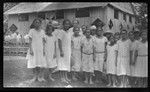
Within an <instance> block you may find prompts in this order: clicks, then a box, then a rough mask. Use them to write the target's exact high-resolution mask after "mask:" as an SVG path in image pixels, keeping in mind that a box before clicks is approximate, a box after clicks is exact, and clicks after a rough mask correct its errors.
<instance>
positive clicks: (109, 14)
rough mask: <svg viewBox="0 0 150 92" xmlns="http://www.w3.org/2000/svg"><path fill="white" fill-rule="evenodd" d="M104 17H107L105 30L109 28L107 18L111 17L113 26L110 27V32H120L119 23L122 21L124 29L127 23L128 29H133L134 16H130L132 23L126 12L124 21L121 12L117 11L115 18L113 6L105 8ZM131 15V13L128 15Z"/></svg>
mask: <svg viewBox="0 0 150 92" xmlns="http://www.w3.org/2000/svg"><path fill="white" fill-rule="evenodd" d="M106 15H107V16H106V17H107V18H106V19H107V26H106V27H107V28H106V29H107V30H109V28H108V24H109V20H110V19H111V20H112V22H113V25H114V26H113V28H112V30H111V31H112V32H113V33H115V32H120V30H119V25H120V23H122V25H123V26H124V28H125V29H127V25H129V29H128V31H131V30H132V29H133V26H135V17H133V16H132V23H130V22H129V14H126V21H124V20H123V12H122V11H119V19H115V18H114V8H112V7H109V6H108V7H107V8H106ZM130 16H131V15H130Z"/></svg>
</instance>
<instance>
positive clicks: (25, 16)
mask: <svg viewBox="0 0 150 92" xmlns="http://www.w3.org/2000/svg"><path fill="white" fill-rule="evenodd" d="M18 18H19V19H18V20H19V21H28V20H29V15H28V14H20V15H19V17H18Z"/></svg>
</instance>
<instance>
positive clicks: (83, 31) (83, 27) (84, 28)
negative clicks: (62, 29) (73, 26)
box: [81, 25, 87, 35]
mask: <svg viewBox="0 0 150 92" xmlns="http://www.w3.org/2000/svg"><path fill="white" fill-rule="evenodd" d="M81 29H82V33H83V35H85V32H86V29H87V26H85V25H82V27H81Z"/></svg>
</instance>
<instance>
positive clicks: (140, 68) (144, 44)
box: [134, 31, 148, 87]
mask: <svg viewBox="0 0 150 92" xmlns="http://www.w3.org/2000/svg"><path fill="white" fill-rule="evenodd" d="M140 36H141V38H142V39H141V41H140V42H138V44H137V47H136V51H135V54H134V55H135V58H134V61H135V75H136V76H137V77H140V78H139V80H138V82H139V84H140V85H139V86H140V87H141V86H143V85H144V86H145V87H146V86H147V81H148V80H147V78H148V41H147V32H146V31H143V32H141V35H140ZM144 82H145V83H144Z"/></svg>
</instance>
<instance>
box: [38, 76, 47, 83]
mask: <svg viewBox="0 0 150 92" xmlns="http://www.w3.org/2000/svg"><path fill="white" fill-rule="evenodd" d="M38 81H39V82H45V81H46V80H45V79H44V78H39V77H38Z"/></svg>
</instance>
